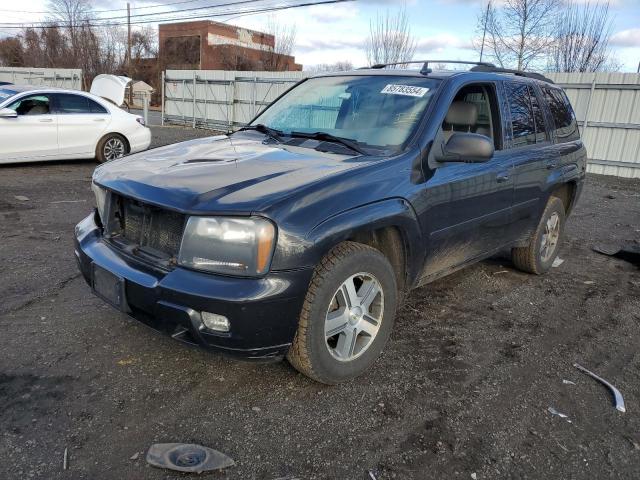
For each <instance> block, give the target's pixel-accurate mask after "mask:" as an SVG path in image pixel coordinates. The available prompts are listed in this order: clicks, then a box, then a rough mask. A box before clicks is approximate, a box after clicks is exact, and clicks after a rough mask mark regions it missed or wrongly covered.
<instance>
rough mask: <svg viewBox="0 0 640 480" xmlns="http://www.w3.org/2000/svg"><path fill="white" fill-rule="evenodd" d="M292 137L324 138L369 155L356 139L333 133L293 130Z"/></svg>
mask: <svg viewBox="0 0 640 480" xmlns="http://www.w3.org/2000/svg"><path fill="white" fill-rule="evenodd" d="M291 136H292V137H300V138H312V139H313V140H324V141H326V142H333V143H339V144H340V145H344V146H345V147H347V148H349V149H351V150H353V151H354V152H357V153H359V154H360V155H368V153H367V152H366V151H365V150H363V149H362V147H360V146H359V145H358V143H357V142H356V141H355V140H351V139H349V138H342V137H336V136H335V135H331V134H330V133H327V132H315V133H306V132H291Z"/></svg>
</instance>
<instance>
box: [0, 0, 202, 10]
mask: <svg viewBox="0 0 640 480" xmlns="http://www.w3.org/2000/svg"><path fill="white" fill-rule="evenodd" d="M202 1H204V0H180V1H179V2H167V3H159V4H157V5H145V6H142V7H132V9H133V10H147V9H149V8H158V7H169V6H171V5H182V4H185V3H195V2H202ZM126 10H127V7H123V8H110V9H107V10H91V13H109V12H123V11H126ZM0 12H15V13H51V12H50V11H44V12H43V11H33V10H6V9H0Z"/></svg>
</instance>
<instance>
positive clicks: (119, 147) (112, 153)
mask: <svg viewBox="0 0 640 480" xmlns="http://www.w3.org/2000/svg"><path fill="white" fill-rule="evenodd" d="M124 153H125V146H124V142H123V141H122V140H121V139H119V138H116V137H114V138H110V139H109V140H107V142H106V143H105V144H104V158H105V159H106V160H115V159H116V158H120V157H123V156H124Z"/></svg>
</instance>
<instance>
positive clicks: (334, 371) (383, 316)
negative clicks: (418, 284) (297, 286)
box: [287, 242, 397, 384]
mask: <svg viewBox="0 0 640 480" xmlns="http://www.w3.org/2000/svg"><path fill="white" fill-rule="evenodd" d="M396 303H397V287H396V280H395V274H394V271H393V268H392V266H391V264H390V263H389V261H388V260H387V259H386V257H385V256H384V255H382V253H380V252H379V251H378V250H376V249H374V248H371V247H369V246H367V245H363V244H359V243H354V242H344V243H341V244H340V245H338V246H336V247H335V248H334V249H333V250H331V251H330V252H329V253H328V254H327V255H326V256H325V257H324V258H323V259H322V261H321V262H320V264H319V265H318V267H317V268H316V271H315V272H314V275H313V279H312V281H311V284H310V287H309V291H308V292H307V296H306V298H305V302H304V306H303V308H302V313H301V315H300V323H299V325H298V331H297V333H296V336H295V339H294V341H293V345H292V346H291V349H290V350H289V353H288V355H287V358H288V360H289V362H290V363H291V364H292V365H293V366H294V367H295V368H296V369H297V370H298V371H300V372H302V373H304V374H305V375H307V376H309V377H311V378H313V379H314V380H316V381H318V382H322V383H327V384H336V383H340V382H344V381H347V380H350V379H352V378H354V377H356V376H358V375H360V374H362V373H363V372H364V371H365V370H367V369H368V368H369V367H370V366H371V365H372V364H373V362H374V361H375V359H376V358H377V357H378V356H379V355H380V353H381V352H382V349H383V348H384V346H385V344H386V342H387V340H388V339H389V336H390V334H391V330H392V327H393V321H394V316H395V310H396Z"/></svg>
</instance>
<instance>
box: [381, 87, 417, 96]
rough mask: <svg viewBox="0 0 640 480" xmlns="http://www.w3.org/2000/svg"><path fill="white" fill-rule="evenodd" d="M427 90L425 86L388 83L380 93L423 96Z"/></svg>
mask: <svg viewBox="0 0 640 480" xmlns="http://www.w3.org/2000/svg"><path fill="white" fill-rule="evenodd" d="M428 91H429V89H428V88H425V87H414V86H413V85H393V84H389V85H387V86H386V87H384V88H383V89H382V91H381V92H380V93H386V94H388V95H405V96H407V97H424V96H425V95H426V93H427V92H428Z"/></svg>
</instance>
